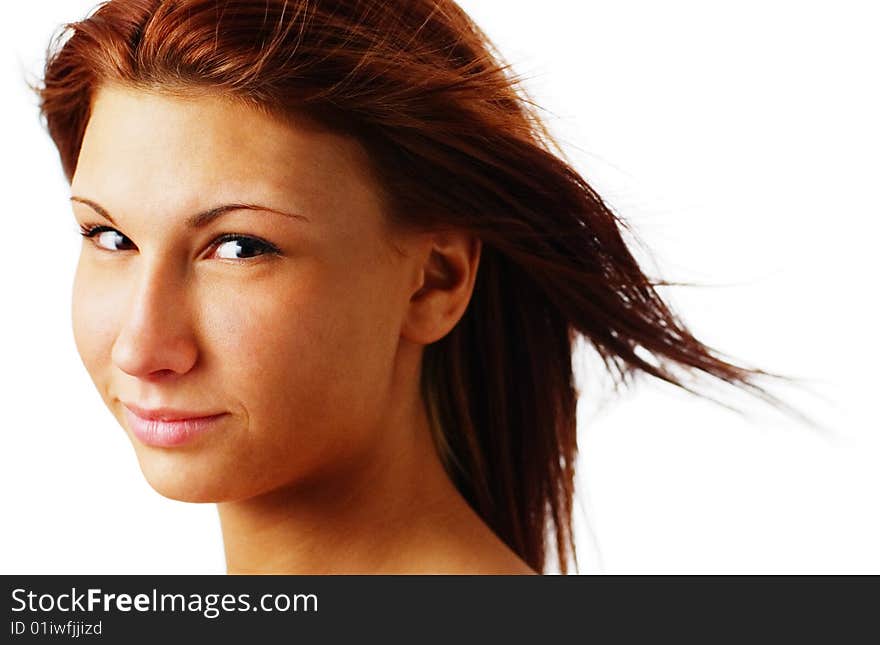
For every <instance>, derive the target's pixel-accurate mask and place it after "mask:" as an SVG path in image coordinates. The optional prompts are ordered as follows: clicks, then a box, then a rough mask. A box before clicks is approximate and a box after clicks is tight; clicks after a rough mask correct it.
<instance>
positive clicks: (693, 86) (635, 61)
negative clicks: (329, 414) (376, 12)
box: [0, 0, 880, 573]
mask: <svg viewBox="0 0 880 645" xmlns="http://www.w3.org/2000/svg"><path fill="white" fill-rule="evenodd" d="M92 5H93V3H92V2H89V1H86V2H82V1H74V0H53V1H49V0H42V1H41V2H39V3H19V4H18V5H17V6H16V8H15V9H14V10H7V12H6V17H5V19H4V20H3V21H2V22H0V29H2V30H3V31H2V33H0V43H2V45H0V46H2V48H3V50H2V52H0V53H2V57H0V60H2V65H3V67H2V74H3V76H2V79H0V87H2V88H3V89H2V102H0V110H2V117H3V118H2V120H0V127H2V141H3V146H2V151H0V164H2V166H0V177H2V182H3V183H2V189H3V191H2V192H3V204H4V208H3V215H4V217H3V224H4V229H5V242H4V244H3V245H2V246H3V253H2V254H0V261H2V276H3V308H2V318H0V320H2V322H0V331H2V342H3V346H2V347H3V368H2V370H0V379H2V394H3V406H2V411H3V415H2V422H0V425H2V452H0V490H2V516H3V529H2V531H0V571H2V572H3V573H19V572H20V573H90V572H91V573H219V572H222V571H223V570H224V563H223V552H222V543H221V538H220V532H219V523H218V520H217V517H216V511H215V509H214V507H213V505H189V504H184V503H179V502H174V501H170V500H167V499H164V498H162V497H160V496H159V495H158V494H156V493H155V492H154V491H153V490H152V489H151V488H150V487H149V486H148V485H147V484H146V482H145V481H144V479H143V477H142V475H141V473H140V470H139V468H138V465H137V461H136V459H135V457H134V453H133V450H132V448H131V446H130V444H129V441H128V439H127V438H126V437H125V435H124V433H123V432H122V430H121V429H120V428H119V427H118V426H117V425H116V422H115V421H114V419H113V418H112V416H111V415H110V413H109V412H108V411H107V410H106V409H105V408H104V406H103V403H102V402H101V400H100V398H99V396H98V394H97V392H95V391H94V388H93V386H92V384H91V381H90V380H89V377H88V374H87V373H86V371H85V369H84V368H83V367H82V365H81V363H80V361H79V357H78V356H77V354H76V349H75V347H74V343H73V336H72V332H71V329H70V313H69V305H70V288H71V283H72V278H73V271H74V266H75V261H76V256H77V252H78V249H79V238H78V236H77V231H76V227H75V225H74V221H73V217H72V214H71V212H70V209H69V206H68V203H67V195H68V193H67V185H66V183H65V181H64V179H63V176H62V173H61V169H60V165H59V163H58V161H57V154H56V152H55V150H54V148H53V147H52V144H51V142H50V140H49V138H48V136H47V135H46V134H45V133H44V132H43V130H42V129H41V126H40V124H39V121H38V118H37V111H36V107H35V100H34V98H33V97H32V96H30V95H29V94H28V92H27V90H26V87H25V84H24V79H25V78H26V75H27V74H28V73H30V74H35V73H37V72H38V71H39V69H40V67H41V63H42V56H43V52H44V50H45V47H46V45H47V43H48V40H49V37H50V35H51V34H52V33H53V30H54V29H55V28H56V26H57V25H59V24H60V23H62V22H65V21H71V20H75V19H78V18H80V17H81V16H82V15H84V13H85V12H86V11H87V10H88V9H89V8H91V6H92ZM461 5H462V6H463V7H464V8H465V9H466V10H467V11H469V12H470V13H471V15H472V16H473V17H474V18H475V19H476V20H477V22H478V23H479V24H480V25H481V26H482V27H483V28H484V29H485V30H486V31H487V32H488V34H489V35H490V37H492V38H493V39H494V40H495V42H496V43H497V44H498V46H499V48H500V49H501V51H502V53H503V54H504V55H505V56H506V57H507V59H508V60H509V61H510V62H512V63H513V64H514V68H515V70H516V71H518V72H520V73H521V74H523V75H525V76H526V77H527V79H528V80H527V82H526V88H527V89H528V90H529V91H530V93H531V94H532V96H533V98H534V99H535V100H536V101H537V102H538V103H539V104H540V105H542V106H543V107H544V108H546V109H547V111H548V112H547V113H546V114H545V116H546V117H547V119H548V121H549V124H550V127H551V129H552V131H553V132H554V133H555V134H557V135H558V136H559V138H560V139H561V140H562V142H563V145H564V146H565V147H566V151H567V153H568V154H569V155H570V157H571V159H572V160H573V161H574V162H575V165H576V167H577V168H578V170H579V171H580V172H581V173H582V174H583V175H584V176H585V177H586V178H587V179H588V180H589V181H590V182H591V183H592V184H593V186H594V187H595V188H596V189H597V190H598V192H599V193H600V194H601V195H602V196H603V197H604V198H605V199H606V201H607V202H608V203H609V204H610V205H611V207H612V208H614V209H615V211H616V212H617V213H618V214H620V215H621V216H623V217H624V218H626V219H627V220H628V221H629V222H630V223H631V224H632V226H633V227H634V229H635V231H636V233H637V234H638V235H639V237H640V239H641V240H642V241H643V242H644V243H645V245H646V246H647V247H648V249H650V250H651V254H650V256H648V255H645V254H642V255H640V256H639V257H640V258H642V259H643V261H644V268H645V270H646V271H647V272H648V273H649V274H651V275H652V276H654V277H662V278H665V279H667V280H675V281H685V282H697V283H700V284H702V285H706V286H699V287H667V288H660V292H661V294H662V295H663V296H664V297H666V298H667V299H668V301H669V302H670V303H671V304H672V306H673V307H675V308H676V310H677V311H679V312H680V313H681V315H682V316H683V318H684V320H685V322H686V323H688V324H689V325H690V327H691V329H692V331H693V332H694V333H695V334H696V336H697V337H698V338H700V339H701V340H703V341H704V342H707V343H708V344H709V345H711V346H713V347H718V348H720V349H721V350H723V351H725V352H728V353H729V354H731V355H732V356H734V357H736V358H737V359H740V360H741V361H744V362H745V363H746V364H753V365H756V366H759V367H763V368H765V369H767V370H770V371H779V372H783V373H786V374H791V375H794V376H799V377H802V378H805V379H809V381H810V387H811V390H812V391H813V392H814V393H815V395H811V394H809V393H807V392H805V391H803V390H798V389H794V388H786V387H775V389H773V390H772V391H774V392H775V393H777V394H779V395H780V396H784V397H787V398H788V400H789V401H791V402H792V403H794V404H796V405H798V406H800V407H801V408H802V409H803V410H805V411H806V412H808V413H809V414H811V415H813V416H814V417H815V418H816V419H817V420H818V421H820V422H821V423H822V424H824V425H825V426H826V427H827V428H829V430H830V431H831V432H828V433H825V434H822V433H818V432H816V431H813V430H811V429H809V428H807V427H805V426H803V425H798V424H797V423H795V422H794V421H792V420H790V419H788V418H786V417H784V416H783V415H781V414H779V413H777V412H774V411H772V410H769V409H768V408H767V407H766V406H763V405H762V404H761V403H760V402H759V401H757V400H750V399H748V398H747V397H746V396H744V395H737V393H736V392H735V391H733V390H730V389H729V388H728V389H726V390H725V389H718V390H715V391H713V392H716V393H717V395H718V396H726V397H728V398H727V399H726V400H728V401H729V402H731V403H735V404H737V405H741V406H745V407H746V408H747V409H748V410H749V411H750V416H749V418H742V417H740V416H738V415H736V414H734V413H732V412H729V411H727V410H725V409H724V408H722V407H719V406H716V405H713V404H711V403H709V402H704V401H702V400H700V399H696V398H693V397H690V396H688V395H687V394H686V393H684V392H678V391H675V390H674V388H672V387H671V386H667V385H666V384H664V383H660V382H657V381H654V380H653V379H651V380H648V379H645V380H643V381H642V382H641V383H640V384H639V386H638V387H637V388H635V389H632V390H630V391H628V392H626V393H625V394H623V395H622V396H620V397H618V398H616V399H615V398H611V397H609V396H608V391H609V390H608V387H607V383H606V384H605V385H602V384H601V382H600V381H598V380H597V374H596V373H595V372H590V373H588V374H581V375H580V379H581V386H582V388H583V389H584V396H583V399H582V402H581V406H580V409H579V413H580V415H579V424H580V443H581V452H582V458H581V461H580V464H579V467H580V475H579V482H578V485H579V489H578V502H579V504H578V510H577V514H578V518H577V522H576V523H577V528H578V530H579V536H578V545H579V550H580V553H581V572H582V573H624V572H633V573H649V572H658V573H659V572H667V573H725V572H743V573H746V572H748V573H795V572H796V573H826V572H827V573H844V572H873V573H880V549H878V544H880V504H878V493H880V468H878V465H877V462H878V457H880V440H878V430H880V427H878V425H880V424H878V422H877V417H876V414H875V411H874V408H873V404H874V403H875V401H876V398H875V396H876V393H875V387H876V383H877V377H876V372H875V368H874V365H876V364H877V362H878V361H877V359H878V351H877V339H876V334H877V332H878V330H880V325H878V316H877V308H876V307H875V303H874V300H875V299H876V298H877V296H878V289H877V286H876V282H877V277H878V273H880V272H878V270H877V259H876V258H877V250H876V249H877V242H876V236H877V235H878V233H880V227H878V223H877V222H878V216H880V197H878V192H877V188H878V186H880V181H878V170H880V161H878V158H880V157H878V155H880V152H878V151H880V128H878V115H880V91H878V87H880V83H878V82H877V63H878V61H880V44H878V43H880V40H878V39H877V38H876V32H875V29H874V28H875V27H876V25H877V24H878V21H877V17H878V16H876V15H873V14H872V5H873V3H870V2H863V3H857V2H845V1H841V2H835V3H830V2H826V3H812V2H811V3H805V2H768V1H761V2H758V1H748V2H738V3H707V2H698V1H693V2H683V1H679V0H675V1H668V2H662V3H657V2H634V1H632V0H614V1H613V2H595V1H590V2H585V1H581V2H571V1H569V0H542V1H541V2H537V3H536V2H533V1H531V0H529V1H525V0H520V1H516V2H514V1H511V0H462V2H461ZM636 252H637V253H642V252H641V251H638V250H636ZM587 361H588V358H584V362H585V364H587V365H589V363H588V362H587ZM766 383H767V384H768V386H770V387H771V388H774V385H773V383H770V382H766Z"/></svg>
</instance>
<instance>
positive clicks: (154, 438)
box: [123, 403, 227, 448]
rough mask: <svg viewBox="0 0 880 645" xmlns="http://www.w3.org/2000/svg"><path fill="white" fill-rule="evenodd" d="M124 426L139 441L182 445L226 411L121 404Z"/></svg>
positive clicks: (215, 423) (216, 422) (161, 445)
mask: <svg viewBox="0 0 880 645" xmlns="http://www.w3.org/2000/svg"><path fill="white" fill-rule="evenodd" d="M123 411H124V413H125V418H126V422H127V425H128V429H129V430H131V432H132V434H134V436H135V437H137V438H138V439H139V440H140V441H141V443H143V444H145V445H148V446H154V447H158V448H171V447H175V446H182V445H184V444H187V443H190V442H192V441H194V440H195V439H196V438H197V437H199V436H201V435H203V434H204V433H206V432H208V431H210V430H213V429H215V428H216V427H217V426H219V425H220V424H221V422H222V421H223V420H224V419H225V418H226V416H227V413H226V412H220V413H212V412H194V411H187V410H180V409H176V408H164V407H163V408H152V409H147V408H141V407H139V406H137V405H134V404H132V403H123Z"/></svg>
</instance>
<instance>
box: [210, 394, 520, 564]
mask: <svg viewBox="0 0 880 645" xmlns="http://www.w3.org/2000/svg"><path fill="white" fill-rule="evenodd" d="M416 382H417V381H416ZM396 417H397V418H395V419H390V420H388V423H387V424H385V425H384V426H383V437H387V438H388V440H389V442H392V441H393V443H394V445H396V446H397V448H396V449H395V450H389V449H388V445H390V444H385V445H383V446H379V448H381V449H380V450H376V452H375V453H374V454H371V455H369V456H367V457H365V458H364V459H362V460H361V461H362V463H360V464H357V465H355V466H353V467H347V468H346V469H345V470H344V472H336V473H334V474H333V476H327V477H324V478H323V479H321V480H319V481H310V482H309V483H300V484H295V485H291V486H289V487H287V488H282V489H278V490H275V491H272V492H270V493H267V494H265V495H261V496H258V497H254V498H251V499H247V500H243V501H236V502H225V503H221V504H218V509H219V513H220V522H221V527H222V531H223V541H224V547H225V551H226V565H227V570H228V572H229V573H288V574H328V573H350V574H364V573H475V572H479V571H480V570H482V569H485V570H486V572H497V573H504V572H517V573H524V572H530V570H529V569H528V568H527V567H526V566H525V565H524V564H523V563H522V561H521V560H519V558H517V557H516V556H515V555H514V554H513V553H512V552H511V551H510V550H509V549H508V548H507V547H506V546H505V545H504V544H503V542H501V540H500V539H499V538H498V537H497V536H496V535H495V534H494V533H492V531H490V530H489V528H488V527H487V526H486V525H485V524H484V523H483V522H482V520H481V519H480V518H479V517H478V516H477V515H476V513H474V511H473V510H472V509H471V508H470V506H469V505H468V504H467V502H466V501H465V500H464V498H463V497H462V496H461V494H460V493H459V492H458V490H457V489H456V488H455V486H454V484H453V483H452V482H451V480H450V479H449V477H448V475H447V474H446V471H445V469H444V467H443V465H442V462H441V461H440V458H439V456H438V455H437V452H436V449H435V448H434V444H433V441H432V438H431V434H430V428H429V422H428V418H427V414H426V412H425V409H424V406H423V404H422V403H421V399H420V397H419V396H418V395H417V394H416V396H412V397H410V400H409V401H408V403H407V404H406V405H405V406H403V407H402V408H400V409H398V411H397V413H396Z"/></svg>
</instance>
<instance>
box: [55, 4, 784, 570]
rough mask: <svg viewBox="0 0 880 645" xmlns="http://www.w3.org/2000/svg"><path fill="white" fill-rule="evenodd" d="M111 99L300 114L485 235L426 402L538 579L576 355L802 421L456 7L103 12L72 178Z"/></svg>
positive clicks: (565, 541) (441, 223)
mask: <svg viewBox="0 0 880 645" xmlns="http://www.w3.org/2000/svg"><path fill="white" fill-rule="evenodd" d="M109 82H113V83H122V84H126V85H129V86H132V87H136V88H143V89H149V90H155V91H163V92H193V91H196V92H198V91H207V92H212V93H221V94H223V95H225V96H229V97H232V98H235V99H238V100H241V101H243V102H245V103H247V104H249V105H253V106H256V107H259V108H261V109H264V110H268V111H270V112H272V113H275V114H280V115H284V114H293V113H298V114H306V115H308V116H310V117H311V118H313V119H315V120H316V121H318V122H320V123H322V124H324V125H325V126H327V127H330V128H333V129H336V130H339V131H343V132H345V133H347V134H351V135H352V136H355V137H357V139H358V140H359V141H361V142H362V143H363V144H364V145H365V146H366V147H367V149H368V151H369V152H370V157H371V159H372V160H373V164H374V169H375V172H376V176H377V178H378V180H379V185H380V187H381V189H382V191H383V195H384V197H385V199H386V203H387V213H388V217H389V218H390V219H391V220H392V221H394V222H396V223H399V224H400V225H404V226H415V227H421V228H424V229H430V228H432V227H433V228H439V227H454V228H459V229H464V230H467V231H471V232H473V233H474V234H476V235H477V236H479V237H480V238H481V240H482V242H483V253H482V257H481V261H480V266H479V270H478V274H477V279H476V284H475V287H474V292H473V295H472V299H471V302H470V303H469V306H468V308H467V310H466V312H465V314H464V315H463V317H462V319H461V320H460V321H459V323H458V324H457V325H456V327H455V328H454V329H453V330H452V331H451V332H450V333H449V334H448V335H447V336H446V337H444V338H443V339H441V340H440V341H438V342H436V343H434V344H432V345H429V346H428V347H426V348H425V353H424V357H423V365H422V380H421V388H422V394H423V399H424V402H425V405H426V408H427V410H428V412H429V416H430V419H431V422H432V426H433V430H434V440H435V444H436V446H437V449H438V451H439V453H440V455H441V457H442V459H443V461H444V464H445V466H446V469H447V472H448V473H449V475H450V477H451V478H452V480H453V481H454V482H455V484H456V486H457V487H458V489H459V490H460V491H461V493H462V494H463V496H464V497H465V498H466V499H467V501H468V502H469V503H470V504H471V506H472V507H473V508H474V509H475V510H476V511H477V512H478V513H479V515H480V516H481V517H482V518H483V520H484V521H485V522H486V523H487V524H488V525H489V526H490V527H491V528H492V529H493V530H494V531H495V532H496V533H497V534H498V535H499V536H500V537H501V538H502V539H503V540H504V541H505V542H506V543H507V544H508V545H509V546H510V547H511V548H512V549H513V550H514V551H515V552H516V553H517V554H519V555H520V556H521V557H522V558H523V559H524V560H525V561H526V562H527V563H528V564H529V565H530V566H531V567H533V568H534V569H536V570H538V571H543V570H544V569H545V564H546V556H547V552H548V546H549V542H548V541H552V543H554V546H555V552H556V555H557V558H558V561H559V564H560V569H561V570H562V571H563V572H566V571H568V569H569V564H570V563H571V559H574V563H575V564H576V554H575V551H574V542H573V537H572V522H571V514H572V496H573V492H574V465H575V458H576V455H577V434H576V416H575V411H576V403H577V397H578V394H579V392H578V391H577V389H576V387H575V384H574V377H573V372H572V349H573V343H574V341H575V339H576V338H577V337H579V336H583V337H584V338H585V339H586V340H587V341H588V342H589V343H590V344H591V345H592V347H593V348H594V349H595V350H596V351H597V353H598V354H599V356H600V357H601V359H602V361H603V362H604V365H605V367H606V368H607V369H608V370H609V371H610V372H611V374H612V376H613V377H614V379H615V387H616V386H618V385H620V384H621V383H623V384H625V383H626V382H627V379H628V377H630V376H632V374H634V373H636V372H644V373H647V374H650V375H652V376H654V377H657V378H659V379H663V380H664V381H667V382H669V383H673V384H675V385H677V386H679V387H681V388H683V389H685V390H687V391H689V392H692V393H693V394H697V395H699V396H706V395H704V394H701V393H700V392H699V391H697V390H695V389H692V388H691V387H690V386H688V385H686V384H685V381H686V379H684V378H683V376H682V374H684V372H679V373H678V374H677V373H676V368H683V369H684V370H685V371H686V372H688V373H690V374H697V375H703V376H708V377H712V378H715V379H720V380H723V381H725V382H727V383H730V384H732V385H735V386H738V387H741V388H744V389H746V390H747V391H749V392H751V393H752V394H755V395H757V396H759V397H761V398H762V399H764V400H765V401H767V402H768V403H771V404H773V405H776V406H778V407H784V408H786V409H787V410H789V411H791V408H788V406H786V404H784V403H783V402H781V401H780V400H779V399H777V398H776V397H774V396H772V395H770V394H768V393H767V392H766V391H765V390H764V389H763V388H761V387H759V386H758V385H756V384H755V382H754V381H755V378H756V377H757V376H772V377H777V378H786V377H780V376H778V375H775V374H770V373H768V372H765V371H762V370H758V369H753V368H746V367H742V366H739V365H736V364H734V363H732V362H729V361H728V360H725V359H723V358H721V356H720V355H719V354H720V353H719V352H718V351H717V350H714V349H712V348H709V347H707V346H706V345H704V344H703V343H701V342H700V341H698V340H697V339H696V338H694V336H693V335H692V334H691V333H690V332H689V331H688V329H687V327H686V326H685V325H684V323H683V322H682V321H681V320H680V319H679V318H678V317H677V316H676V315H675V314H674V313H673V312H672V311H671V310H670V308H669V307H668V306H667V304H666V303H664V301H663V300H662V299H661V298H660V297H659V296H658V294H657V292H656V291H655V289H654V287H656V286H658V285H666V284H669V283H667V282H664V281H660V280H657V281H652V280H651V279H649V278H648V277H647V276H646V275H644V273H643V272H642V271H641V269H640V267H639V266H638V264H637V262H636V261H635V259H634V258H633V256H632V255H631V253H630V251H629V250H628V248H627V246H626V244H625V243H624V241H623V239H622V237H621V230H622V228H625V226H626V224H625V223H624V222H623V221H622V220H621V219H619V218H618V217H617V216H616V215H615V214H614V213H612V211H611V210H610V209H609V208H608V207H607V206H606V205H605V204H604V203H603V201H602V199H601V198H600V197H599V195H597V194H596V193H595V192H594V191H593V190H592V188H591V187H590V186H589V185H588V183H587V182H586V181H585V180H584V179H583V177H581V176H580V175H579V174H578V172H576V171H575V170H574V169H573V168H572V167H571V165H569V164H568V163H567V162H566V161H565V160H564V153H562V151H561V149H560V148H559V146H558V144H557V143H556V142H555V141H554V140H553V138H552V137H551V136H550V134H549V133H548V131H547V130H546V129H545V127H544V125H543V124H542V122H541V120H540V118H539V117H538V115H537V112H536V110H535V109H534V108H533V104H532V103H531V101H530V100H529V99H528V97H527V95H526V93H525V92H524V91H523V90H522V88H521V86H520V79H519V78H517V77H515V76H514V75H512V74H511V73H510V70H509V66H508V65H507V64H505V63H504V62H503V59H502V58H501V56H500V55H499V54H498V52H497V51H496V50H495V48H494V46H493V45H492V43H491V42H490V41H489V39H488V38H487V37H486V35H485V34H484V33H483V32H482V31H481V30H480V29H479V27H478V26H477V25H476V24H474V22H473V21H472V20H471V19H470V18H469V17H468V16H467V14H465V12H464V11H462V9H461V8H459V7H458V6H457V5H456V4H455V3H454V2H453V1H452V0H406V1H405V2H389V1H387V0H224V1H218V0H111V1H110V2H105V3H104V4H102V5H100V6H99V7H98V8H97V9H96V10H95V11H94V12H93V13H92V14H91V15H90V16H89V17H87V18H86V19H85V20H83V21H81V22H77V23H74V24H71V25H67V28H66V29H65V31H64V32H63V33H62V35H61V37H60V38H59V39H58V40H57V41H56V42H55V44H54V46H53V48H52V50H51V51H50V55H49V58H48V61H47V64H46V68H45V74H44V83H43V86H42V87H41V88H39V92H40V97H41V110H42V113H43V115H44V117H45V120H46V124H47V126H48V130H49V133H50V135H51V137H52V139H53V140H54V142H55V144H56V146H57V148H58V151H59V153H60V157H61V164H62V166H63V168H64V172H65V174H66V175H67V177H68V179H70V178H72V176H73V173H74V171H75V169H76V163H77V156H78V154H79V149H80V146H81V143H82V138H83V132H84V130H85V126H86V124H87V122H88V119H89V112H90V104H91V100H92V97H93V96H94V94H95V91H96V89H97V88H98V87H99V86H100V85H101V84H103V83H109ZM707 398H711V397H707ZM712 400H714V399H712ZM716 402H717V401H716ZM722 405H724V404H722ZM795 414H798V413H796V412H795Z"/></svg>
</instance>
